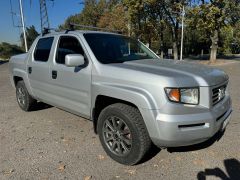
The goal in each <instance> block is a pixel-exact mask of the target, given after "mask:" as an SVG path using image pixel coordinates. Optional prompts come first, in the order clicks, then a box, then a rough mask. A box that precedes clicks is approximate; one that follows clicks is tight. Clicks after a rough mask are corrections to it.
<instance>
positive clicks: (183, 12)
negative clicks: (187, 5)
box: [180, 6, 185, 60]
mask: <svg viewBox="0 0 240 180" xmlns="http://www.w3.org/2000/svg"><path fill="white" fill-rule="evenodd" d="M184 17H185V9H184V6H183V8H182V36H181V52H180V60H183V35H184V32H183V31H184Z"/></svg>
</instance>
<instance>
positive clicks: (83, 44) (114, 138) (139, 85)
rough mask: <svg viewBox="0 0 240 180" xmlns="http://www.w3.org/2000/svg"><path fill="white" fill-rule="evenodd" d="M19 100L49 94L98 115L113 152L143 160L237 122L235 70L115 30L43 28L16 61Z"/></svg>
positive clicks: (27, 105)
mask: <svg viewBox="0 0 240 180" xmlns="http://www.w3.org/2000/svg"><path fill="white" fill-rule="evenodd" d="M9 68H10V75H11V83H12V85H13V86H14V87H15V88H16V96H17V102H18V104H19V106H20V108H21V109H22V110H24V111H29V110H31V109H32V107H34V105H36V103H37V101H41V102H44V103H47V104H50V105H52V106H56V107H58V108H60V109H63V110H65V111H68V112H71V113H73V114H76V115H78V116H81V117H84V118H87V119H90V120H91V121H92V122H93V126H94V130H95V132H96V133H98V135H99V138H100V141H101V144H102V146H103V148H104V150H105V151H106V153H107V154H108V155H109V156H110V157H111V158H112V159H114V160H116V161H117V162H119V163H122V164H127V165H133V164H136V163H138V162H139V161H140V160H141V159H142V158H143V157H144V155H146V153H147V152H148V150H149V149H150V147H151V145H152V143H153V144H155V145H156V146H158V147H160V148H162V147H177V146H187V145H192V144H197V143H200V142H203V141H206V140H207V139H209V138H210V137H212V136H214V134H216V133H217V132H218V131H220V130H224V129H225V127H226V125H227V124H228V122H229V119H230V114H231V111H232V108H231V99H230V96H229V92H228V82H229V78H228V76H227V74H226V73H224V72H223V71H222V70H219V69H215V68H210V67H206V66H202V65H199V64H193V63H187V62H184V61H173V60H161V59H159V57H158V56H157V55H156V54H155V53H154V52H153V51H151V50H150V49H149V48H148V47H146V46H145V45H144V44H143V43H141V42H140V41H137V40H134V39H132V38H129V37H126V36H123V35H119V34H115V33H108V32H98V31H66V32H52V33H49V34H46V35H43V36H39V37H38V38H37V39H36V40H35V41H34V43H33V45H32V47H31V49H30V50H29V52H28V53H26V54H22V55H17V56H13V57H12V58H11V59H10V63H9Z"/></svg>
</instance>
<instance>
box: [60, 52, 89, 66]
mask: <svg viewBox="0 0 240 180" xmlns="http://www.w3.org/2000/svg"><path fill="white" fill-rule="evenodd" d="M84 63H85V61H84V57H83V55H81V54H68V55H66V56H65V65H66V66H68V67H76V66H82V65H84Z"/></svg>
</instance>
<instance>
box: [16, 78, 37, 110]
mask: <svg viewBox="0 0 240 180" xmlns="http://www.w3.org/2000/svg"><path fill="white" fill-rule="evenodd" d="M16 97H17V102H18V105H19V107H20V108H21V109H22V110H24V111H30V110H31V109H32V108H33V106H34V104H35V103H36V100H35V99H33V98H32V96H31V95H30V94H29V93H28V91H27V88H26V86H25V84H24V82H23V81H19V82H18V83H17V86H16Z"/></svg>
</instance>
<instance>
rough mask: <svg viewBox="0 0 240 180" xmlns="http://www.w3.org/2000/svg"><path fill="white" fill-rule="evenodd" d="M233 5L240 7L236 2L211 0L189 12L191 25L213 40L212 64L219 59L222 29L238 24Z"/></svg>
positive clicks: (203, 2)
mask: <svg viewBox="0 0 240 180" xmlns="http://www.w3.org/2000/svg"><path fill="white" fill-rule="evenodd" d="M233 4H235V6H238V7H239V4H236V1H234V0H230V1H228V0H211V1H210V2H205V1H204V0H203V1H201V4H200V5H198V6H196V5H195V6H194V7H193V8H192V9H191V10H190V11H189V17H191V19H190V25H191V26H192V27H194V28H197V29H200V30H202V31H204V32H205V33H206V35H207V36H208V37H209V38H210V40H211V47H210V62H212V63H214V62H215V61H216V58H217V50H218V45H219V44H218V43H219V34H220V31H221V29H222V28H224V27H226V26H227V24H228V23H231V22H232V23H234V24H235V23H236V22H237V21H238V20H237V19H235V18H234V17H235V16H234V15H233V14H235V15H236V14H237V12H236V8H235V11H233V8H232V7H233Z"/></svg>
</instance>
